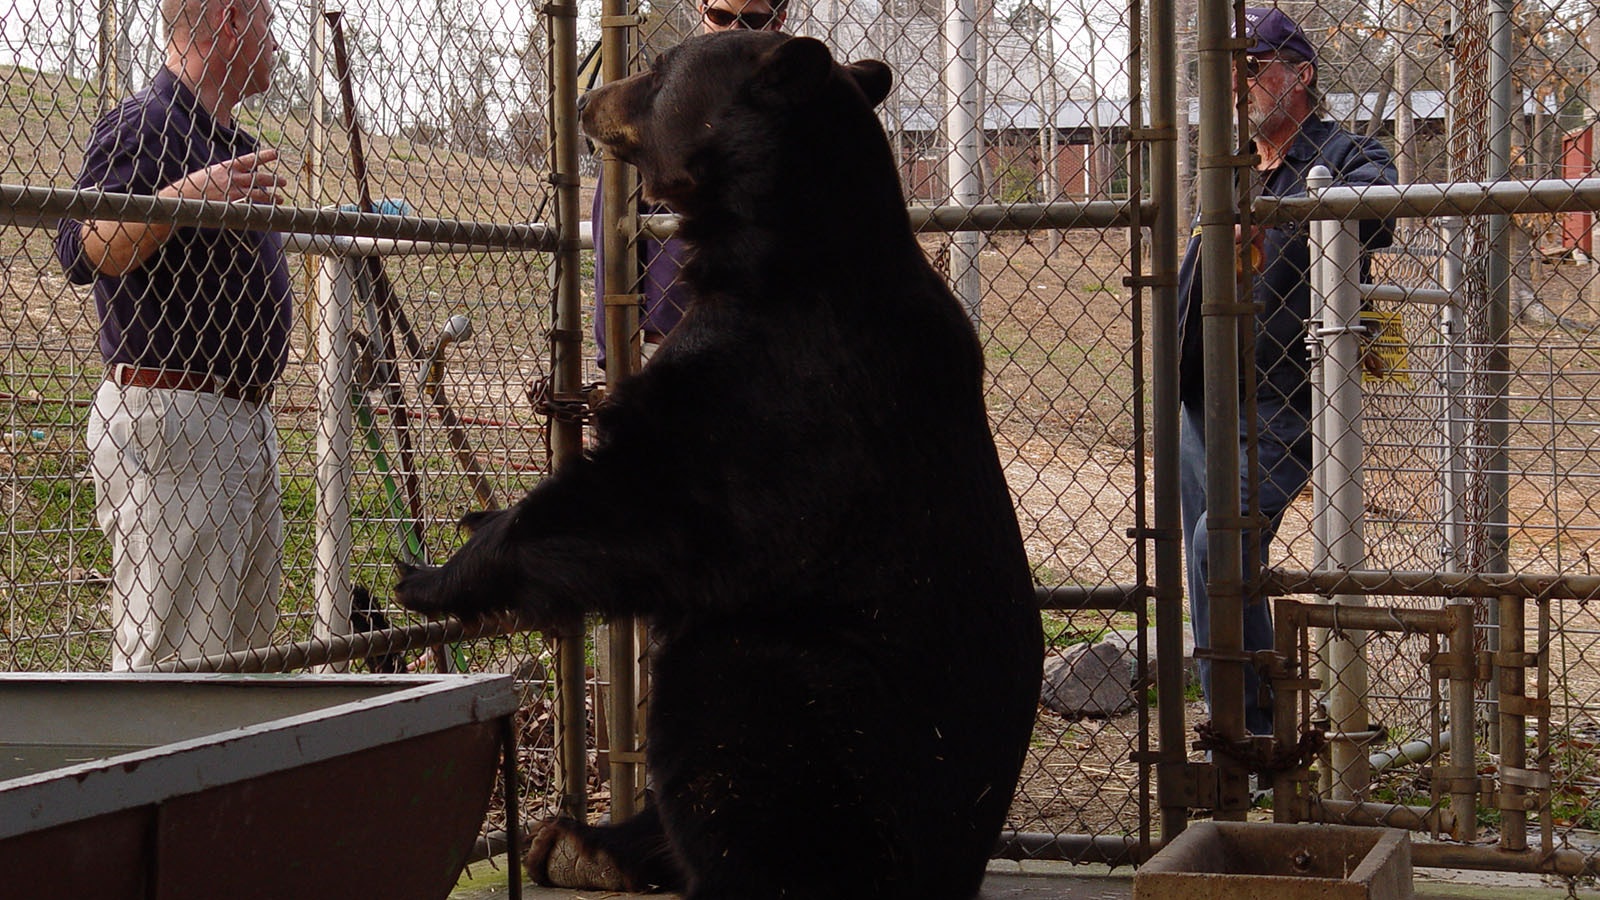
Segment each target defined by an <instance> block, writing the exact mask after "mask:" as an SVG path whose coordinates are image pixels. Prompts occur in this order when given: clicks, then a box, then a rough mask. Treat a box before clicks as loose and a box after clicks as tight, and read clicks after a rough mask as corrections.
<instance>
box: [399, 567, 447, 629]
mask: <svg viewBox="0 0 1600 900" xmlns="http://www.w3.org/2000/svg"><path fill="white" fill-rule="evenodd" d="M395 569H396V570H397V571H398V572H399V573H400V579H399V580H398V581H396V582H395V585H394V599H395V602H396V603H399V604H400V605H401V606H404V607H405V608H406V609H409V610H412V611H413V612H419V613H425V614H427V615H430V616H436V615H441V614H444V613H450V612H454V611H455V610H453V609H451V608H450V606H449V604H448V602H447V601H446V599H445V597H443V596H442V592H441V590H440V588H441V585H440V581H441V579H440V575H439V573H440V572H441V571H442V570H441V567H439V566H414V565H411V564H410V563H405V562H397V563H395Z"/></svg>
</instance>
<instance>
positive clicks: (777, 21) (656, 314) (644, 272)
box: [590, 0, 789, 372]
mask: <svg viewBox="0 0 1600 900" xmlns="http://www.w3.org/2000/svg"><path fill="white" fill-rule="evenodd" d="M788 6H789V3H788V0H701V2H700V31H701V33H702V34H713V33H715V32H718V31H737V30H740V29H747V30H750V31H782V30H783V23H784V20H785V19H786V18H787V17H788V15H789V8H788ZM601 184H602V182H601V181H596V182H595V188H594V211H593V213H592V218H591V219H590V221H591V222H600V221H601V210H600V197H601V194H600V192H601ZM667 211H668V210H666V209H665V208H664V207H659V206H649V205H641V206H640V208H639V214H640V215H649V214H652V213H662V212H667ZM602 241H603V238H602V237H601V235H600V234H599V233H598V232H597V233H596V234H595V237H594V286H595V290H594V297H595V308H594V339H595V346H596V347H597V348H598V350H599V352H598V353H597V354H596V356H595V365H597V366H598V367H599V368H600V371H601V372H604V371H605V368H606V303H605V296H606V282H605V279H606V275H605V272H606V266H605V251H604V249H603V248H602V246H601V245H602ZM637 247H638V253H639V263H640V270H641V275H640V278H639V283H638V288H637V290H638V292H639V295H640V302H641V306H640V316H639V327H640V331H642V332H643V335H644V343H643V344H642V345H641V348H640V353H641V355H642V356H643V358H644V359H645V360H646V361H648V360H649V359H650V356H651V354H653V353H654V352H655V349H656V347H657V346H659V345H660V344H661V342H662V341H664V340H666V338H667V335H669V334H671V333H672V329H674V328H676V327H677V325H678V323H679V322H680V321H682V320H683V313H684V310H686V309H688V308H689V298H688V296H687V295H686V294H685V292H684V288H683V285H682V283H681V282H680V281H679V280H678V273H679V271H680V270H682V269H683V264H684V262H685V260H686V259H687V256H688V252H689V251H688V248H687V247H686V246H684V243H683V241H681V240H678V239H677V238H668V239H666V240H664V241H663V240H658V239H656V238H651V237H642V236H641V237H640V238H639V239H638V243H637Z"/></svg>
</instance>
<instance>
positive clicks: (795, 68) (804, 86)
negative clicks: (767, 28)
mask: <svg viewBox="0 0 1600 900" xmlns="http://www.w3.org/2000/svg"><path fill="white" fill-rule="evenodd" d="M832 71H833V55H832V54H831V53H829V52H828V46H827V45H826V44H824V43H822V42H821V41H819V40H817V39H815V38H806V37H797V38H790V39H789V40H787V41H784V42H783V43H781V44H779V45H778V46H776V47H774V48H772V50H771V51H770V52H769V53H767V55H766V58H765V59H763V60H762V61H761V68H760V70H759V71H758V72H757V75H756V77H757V79H758V82H759V84H760V86H761V87H763V88H765V89H767V90H768V91H770V92H772V94H774V95H776V96H778V97H788V98H792V99H799V98H802V97H806V96H809V95H810V94H812V93H813V92H814V91H816V90H817V88H818V87H819V86H821V85H822V84H823V83H824V82H825V81H827V79H828V75H829V73H831V72H832Z"/></svg>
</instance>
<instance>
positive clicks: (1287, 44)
mask: <svg viewBox="0 0 1600 900" xmlns="http://www.w3.org/2000/svg"><path fill="white" fill-rule="evenodd" d="M1244 35H1245V37H1247V38H1249V39H1250V40H1251V44H1250V49H1248V50H1246V51H1245V52H1246V53H1248V54H1249V55H1251V56H1259V55H1262V54H1266V53H1280V52H1288V53H1292V54H1294V55H1295V56H1298V57H1300V58H1301V59H1305V60H1308V61H1309V62H1311V63H1312V64H1313V65H1315V64H1316V62H1317V50H1316V48H1315V47H1312V46H1311V42H1310V41H1309V40H1306V33H1305V32H1304V31H1301V30H1300V26H1299V24H1298V23H1296V22H1295V20H1293V19H1291V18H1289V16H1288V14H1287V13H1285V12H1284V11H1283V10H1281V9H1278V8H1277V7H1267V6H1247V7H1245V10H1244Z"/></svg>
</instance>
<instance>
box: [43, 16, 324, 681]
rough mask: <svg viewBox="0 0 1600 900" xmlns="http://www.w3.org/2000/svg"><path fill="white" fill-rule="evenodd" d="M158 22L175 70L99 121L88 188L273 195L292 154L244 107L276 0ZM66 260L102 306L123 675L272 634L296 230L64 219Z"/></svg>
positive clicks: (80, 182) (104, 494) (59, 245)
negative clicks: (291, 239)
mask: <svg viewBox="0 0 1600 900" xmlns="http://www.w3.org/2000/svg"><path fill="white" fill-rule="evenodd" d="M161 18H162V25H163V28H164V30H165V34H166V64H165V65H164V66H163V67H162V68H160V69H159V70H158V71H157V72H156V73H155V76H154V78H153V79H152V80H151V82H150V84H149V85H148V86H147V87H145V88H144V89H142V90H140V91H138V92H137V93H135V94H133V95H132V96H130V97H128V98H127V99H125V100H123V101H122V102H121V103H120V104H119V105H118V106H117V107H116V108H114V109H112V110H111V111H110V112H108V113H106V114H105V115H104V116H103V117H101V119H100V120H99V121H98V122H97V123H96V124H95V126H94V129H93V132H92V133H91V135H90V138H89V142H88V146H87V148H86V149H85V151H84V162H83V170H82V172H81V173H80V174H79V176H78V179H77V187H79V188H84V189H93V190H104V191H109V192H118V193H130V194H154V195H157V196H160V197H177V198H185V199H190V200H213V201H229V202H246V203H273V202H276V200H277V197H278V192H279V191H280V190H281V189H283V188H284V187H286V186H287V185H288V182H287V180H286V179H284V178H282V177H280V176H278V175H276V174H274V173H272V172H270V171H268V167H270V166H271V165H272V163H273V162H274V161H275V160H276V159H277V151H276V150H273V149H264V148H262V147H261V146H260V145H259V143H258V141H257V140H256V138H255V137H254V136H252V135H251V134H250V133H249V132H247V131H246V130H245V129H244V128H243V127H242V126H241V125H240V123H239V122H238V121H236V120H235V118H234V109H235V107H236V106H237V105H238V103H239V102H240V101H241V100H242V99H244V98H245V97H249V96H251V95H254V94H257V93H260V92H262V91H264V90H266V88H267V86H268V84H269V83H270V80H271V75H272V63H273V56H274V53H275V51H276V49H277V42H276V41H275V40H274V38H273V34H272V23H273V8H272V6H271V3H270V0H162V3H161ZM56 254H57V257H58V258H59V260H60V262H61V264H62V266H63V267H64V268H65V270H66V273H67V275H68V278H69V279H70V280H71V281H72V282H73V283H76V284H93V286H94V287H93V294H94V299H95V306H96V309H97V311H98V313H99V316H100V330H99V345H100V352H101V355H102V356H103V358H104V360H105V363H106V377H105V381H104V383H102V384H101V385H100V387H99V388H98V390H97V391H96V393H95V399H94V405H93V407H92V409H91V411H90V414H89V423H88V445H89V451H90V470H91V472H92V474H93V479H94V485H95V500H96V517H97V519H98V521H99V524H100V527H101V528H102V529H103V530H104V531H105V532H106V535H107V536H108V537H109V539H110V542H111V565H112V585H111V602H110V609H111V625H112V631H113V634H112V637H113V648H112V668H113V669H118V670H126V669H133V668H139V667H143V666H148V665H150V664H151V663H156V662H160V661H162V660H167V659H173V658H191V657H197V656H203V655H210V654H215V653H221V652H225V651H233V650H241V649H246V648H250V647H260V646H264V645H265V644H266V643H267V641H268V639H269V638H270V636H271V633H272V630H273V627H274V625H275V623H276V619H277V602H278V595H279V572H280V569H281V564H282V555H283V516H282V510H281V493H280V486H279V481H278V461H277V456H278V446H277V435H276V432H275V429H274V425H273V419H272V411H271V409H270V407H269V405H268V401H269V400H270V398H271V395H272V387H273V383H274V381H275V380H276V379H277V378H278V376H279V375H280V373H281V372H282V371H283V367H284V363H285V360H286V358H287V350H288V339H289V327H290V315H291V311H292V297H291V293H290V282H289V269H288V266H287V264H286V263H285V260H284V255H283V249H282V239H281V237H279V236H277V235H274V234H268V233H264V232H253V231H227V230H221V229H216V228H196V227H187V226H185V227H173V226H172V225H169V224H166V223H163V222H160V221H145V222H120V221H117V220H116V219H96V220H90V221H82V222H79V221H72V220H65V221H62V222H61V223H60V225H59V227H58V229H57V235H56Z"/></svg>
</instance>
